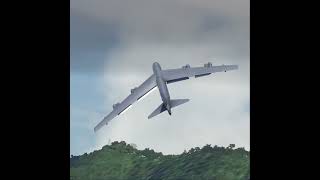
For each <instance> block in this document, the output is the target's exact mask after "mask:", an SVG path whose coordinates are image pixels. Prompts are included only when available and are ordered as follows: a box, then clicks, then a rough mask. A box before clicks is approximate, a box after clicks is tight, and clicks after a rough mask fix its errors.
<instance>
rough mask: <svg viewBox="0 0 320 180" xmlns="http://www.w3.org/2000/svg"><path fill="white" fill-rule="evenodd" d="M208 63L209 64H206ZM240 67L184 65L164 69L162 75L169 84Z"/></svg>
mask: <svg viewBox="0 0 320 180" xmlns="http://www.w3.org/2000/svg"><path fill="white" fill-rule="evenodd" d="M206 65H207V64H206ZM235 69H238V65H221V66H210V65H207V66H205V67H190V66H184V67H182V68H179V69H167V70H163V71H162V77H163V78H164V80H165V81H166V82H167V83H168V84H169V83H173V82H177V81H182V80H186V79H189V77H193V76H194V77H196V78H197V77H202V76H206V75H209V74H211V73H215V72H223V71H225V72H226V71H230V70H235Z"/></svg>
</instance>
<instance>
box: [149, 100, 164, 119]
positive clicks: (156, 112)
mask: <svg viewBox="0 0 320 180" xmlns="http://www.w3.org/2000/svg"><path fill="white" fill-rule="evenodd" d="M165 110H167V108H166V106H165V105H164V104H163V103H162V104H161V105H160V106H159V107H158V108H157V109H156V110H154V111H153V112H152V113H151V114H150V115H149V116H148V119H150V118H152V117H154V116H156V115H158V114H160V113H162V112H163V111H165Z"/></svg>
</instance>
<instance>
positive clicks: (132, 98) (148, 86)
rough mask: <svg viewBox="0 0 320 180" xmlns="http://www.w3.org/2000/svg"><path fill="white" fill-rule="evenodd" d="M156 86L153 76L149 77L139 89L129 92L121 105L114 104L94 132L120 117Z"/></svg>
mask: <svg viewBox="0 0 320 180" xmlns="http://www.w3.org/2000/svg"><path fill="white" fill-rule="evenodd" d="M156 86H157V84H156V78H155V76H154V75H152V76H150V77H149V78H148V79H147V80H146V81H144V82H143V83H142V84H141V85H140V86H139V87H137V88H134V89H132V90H131V94H130V95H129V96H128V97H127V98H126V99H124V100H123V101H122V102H121V103H118V104H114V105H113V110H112V112H110V113H109V114H108V115H107V116H106V117H105V118H104V119H103V120H102V121H101V122H100V123H99V124H98V125H97V126H96V127H95V128H94V132H96V131H98V130H99V129H100V128H101V127H102V126H103V125H107V124H108V122H109V121H110V120H111V119H113V118H114V117H116V116H117V115H120V114H121V113H123V112H124V111H125V110H127V109H128V108H130V107H131V105H132V104H133V103H134V102H136V101H138V100H140V99H141V98H142V97H144V96H145V95H147V94H149V93H150V92H151V90H153V89H154V88H155V87H156Z"/></svg>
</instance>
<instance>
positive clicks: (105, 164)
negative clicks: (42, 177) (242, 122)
mask: <svg viewBox="0 0 320 180" xmlns="http://www.w3.org/2000/svg"><path fill="white" fill-rule="evenodd" d="M249 159H250V154H249V152H248V151H246V150H245V149H244V148H237V149H235V146H234V144H231V145H229V146H228V147H226V148H225V147H218V146H214V147H211V146H210V145H206V146H204V147H202V148H199V147H196V148H192V149H190V150H189V151H185V152H183V153H182V154H180V155H163V154H162V153H157V152H154V151H153V150H151V149H148V148H147V149H144V150H137V149H136V148H134V146H132V145H129V144H126V143H125V142H124V141H121V142H113V143H112V144H111V145H106V146H104V147H103V148H102V149H101V150H98V151H94V152H92V153H90V154H87V153H85V154H83V155H81V156H71V158H70V179H86V180H90V179H95V180H100V179H101V180H102V179H103V180H136V179H137V180H142V179H157V180H158V179H172V180H173V179H175V180H176V179H190V180H191V179H194V180H198V179H205V180H247V179H249V174H250V168H249Z"/></svg>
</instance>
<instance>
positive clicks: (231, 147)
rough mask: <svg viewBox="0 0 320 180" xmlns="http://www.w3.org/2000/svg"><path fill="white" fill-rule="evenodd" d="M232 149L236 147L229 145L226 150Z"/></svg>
mask: <svg viewBox="0 0 320 180" xmlns="http://www.w3.org/2000/svg"><path fill="white" fill-rule="evenodd" d="M234 147H236V145H235V144H230V145H229V146H228V147H227V148H228V149H233V148H234Z"/></svg>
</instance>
